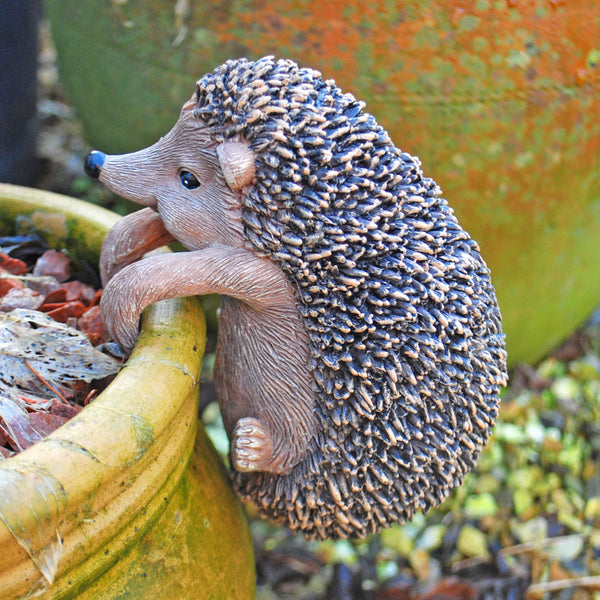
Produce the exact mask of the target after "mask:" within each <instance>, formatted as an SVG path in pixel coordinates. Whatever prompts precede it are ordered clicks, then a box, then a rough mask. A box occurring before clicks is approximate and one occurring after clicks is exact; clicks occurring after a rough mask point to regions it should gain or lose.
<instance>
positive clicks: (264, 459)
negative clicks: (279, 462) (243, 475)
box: [231, 417, 273, 471]
mask: <svg viewBox="0 0 600 600" xmlns="http://www.w3.org/2000/svg"><path fill="white" fill-rule="evenodd" d="M272 454H273V443H272V441H271V434H270V433H269V432H268V431H267V430H266V429H265V427H264V425H263V424H262V423H261V422H260V421H259V420H258V419H254V418H252V417H245V418H243V419H240V420H239V421H238V422H237V425H236V426H235V429H234V430H233V436H232V439H231V461H232V463H233V466H234V467H235V469H236V470H237V471H264V470H265V469H266V467H267V465H268V464H269V462H270V460H271V457H272Z"/></svg>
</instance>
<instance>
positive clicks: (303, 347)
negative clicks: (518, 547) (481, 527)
mask: <svg viewBox="0 0 600 600" xmlns="http://www.w3.org/2000/svg"><path fill="white" fill-rule="evenodd" d="M86 170H87V172H88V173H89V174H90V175H92V176H94V177H99V178H100V180H101V181H103V182H104V183H105V184H106V185H107V186H108V187H109V188H111V189H112V190H113V191H115V192H116V193H118V194H121V195H123V196H125V197H127V198H129V199H131V200H133V201H135V202H138V203H140V204H143V205H146V206H148V207H149V208H146V209H144V210H141V211H138V212H136V213H133V214H132V215H129V216H128V217H125V218H124V219H122V220H121V222H120V223H118V224H117V225H116V226H115V228H114V229H113V230H111V232H110V233H109V234H108V236H107V239H106V241H105V244H104V249H103V254H102V259H101V269H102V274H103V278H104V280H105V281H106V282H107V284H106V289H105V291H104V296H103V299H102V310H103V314H104V316H105V322H106V324H107V327H108V328H109V330H110V332H111V333H112V335H113V336H114V337H115V338H116V339H117V340H118V341H119V342H121V343H122V344H123V345H124V346H126V347H131V346H132V345H133V344H134V342H135V338H136V335H137V328H138V319H139V315H140V312H141V311H142V310H143V308H144V307H146V306H147V305H148V304H150V303H151V302H154V301H156V300H160V299H164V298H171V297H175V296H183V295H191V294H205V293H218V294H221V295H222V296H223V299H222V309H221V318H220V330H219V342H218V348H217V361H216V373H215V378H216V384H217V392H218V395H219V401H220V405H221V410H222V413H223V417H224V422H225V426H226V428H227V432H228V434H229V436H230V439H231V462H232V466H233V480H234V484H235V487H236V488H237V490H238V492H239V493H240V494H241V495H242V496H243V497H244V498H250V499H252V500H253V501H254V502H255V503H256V504H257V506H258V508H259V510H260V511H261V513H262V514H264V515H266V516H267V517H270V518H272V519H274V520H276V521H278V522H283V523H286V524H287V525H288V526H290V527H291V528H292V529H295V530H301V531H302V532H303V533H304V534H305V535H306V536H307V537H319V538H323V537H346V536H365V535H367V534H369V533H372V532H374V531H376V530H377V529H379V528H380V527H382V526H387V525H389V524H391V523H393V522H394V521H402V520H406V519H409V518H410V517H411V516H412V515H413V514H414V513H415V511H417V510H427V509H428V508H430V507H431V506H434V505H436V504H438V503H439V502H441V501H442V500H443V499H444V498H445V497H446V496H447V495H448V493H449V492H450V490H451V489H452V488H453V487H455V486H457V485H458V484H460V482H461V481H462V479H463V477H464V475H465V473H466V472H467V471H468V470H469V469H470V468H471V467H472V466H473V465H474V464H475V461H476V459H477V456H478V454H479V452H480V450H481V448H482V446H483V445H484V444H485V443H486V442H487V440H488V437H489V435H490V432H491V429H492V427H493V425H494V422H495V419H496V416H497V413H498V403H499V392H500V389H501V387H502V386H503V385H504V384H505V382H506V353H505V350H504V336H503V335H502V332H501V324H500V313H499V310H498V306H497V302H496V298H495V295H494V289H493V287H492V284H491V282H490V274H489V271H488V269H487V267H486V265H485V263H484V262H483V260H482V258H481V256H480V254H479V250H478V247H477V244H476V243H475V242H474V241H473V240H472V239H470V237H469V236H468V234H467V233H465V232H464V231H463V230H462V229H461V227H460V225H459V224H458V222H457V220H456V218H455V216H454V214H453V212H452V210H451V209H450V208H449V207H448V205H447V203H446V201H445V200H444V199H442V198H441V193H440V190H439V188H438V187H437V185H436V184H435V182H434V181H433V180H432V179H429V178H426V177H424V176H423V173H422V171H421V166H420V163H419V160H418V159H416V158H414V157H412V156H410V155H409V154H407V153H405V152H402V151H400V150H399V149H397V148H396V147H395V146H394V145H393V144H392V142H391V141H390V139H389V137H388V135H387V133H386V132H385V131H384V130H383V129H382V128H381V127H380V126H379V125H378V124H377V122H376V121H375V119H374V118H373V116H371V115H370V114H368V113H367V112H365V110H364V105H363V104H362V103H361V102H358V101H357V100H356V99H355V98H354V97H353V96H352V95H350V94H344V93H342V92H341V91H340V90H339V88H337V87H336V86H335V84H334V83H333V82H332V81H325V80H323V79H322V78H321V76H320V74H319V73H318V72H316V71H314V70H311V69H301V68H299V67H298V66H297V65H296V64H295V63H293V62H291V61H286V60H279V61H276V60H274V59H273V58H270V57H267V58H264V59H262V60H259V61H257V62H248V61H246V60H243V59H242V60H235V61H228V62H227V63H225V64H224V65H222V66H221V67H219V68H217V69H216V70H215V71H214V72H213V73H210V74H208V75H206V76H205V77H203V78H202V79H200V80H199V81H198V83H197V86H196V92H195V94H194V96H193V97H192V99H191V100H190V101H189V102H187V103H186V104H185V105H184V107H183V109H182V112H181V116H180V118H179V120H178V122H177V123H176V125H175V127H174V128H173V129H172V130H171V131H170V132H169V133H168V134H167V135H166V136H165V137H164V138H162V139H161V140H160V141H158V142H157V143H156V144H155V145H154V146H151V147H150V148H147V149H145V150H141V151H139V152H136V153H133V154H128V155H123V156H105V155H104V154H102V153H100V152H93V153H92V154H90V156H89V157H88V159H87V162H86ZM175 239H176V240H178V241H179V242H181V243H182V244H184V245H185V246H186V247H187V248H189V250H190V252H183V253H174V254H170V255H160V256H152V257H148V258H143V259H141V260H138V259H140V258H141V257H142V255H143V254H144V253H145V252H146V251H147V250H149V249H151V248H155V247H157V246H159V245H162V244H164V243H165V242H169V241H171V240H175Z"/></svg>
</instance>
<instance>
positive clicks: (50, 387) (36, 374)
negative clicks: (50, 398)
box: [25, 361, 69, 404]
mask: <svg viewBox="0 0 600 600" xmlns="http://www.w3.org/2000/svg"><path fill="white" fill-rule="evenodd" d="M25 364H26V365H27V367H28V368H29V369H30V370H31V372H32V373H33V374H34V375H35V376H36V377H37V378H38V379H39V380H40V381H41V382H42V383H43V384H44V385H45V386H46V387H47V388H48V389H49V390H50V391H51V392H53V393H54V394H56V395H57V396H58V398H59V399H60V400H62V401H63V402H64V403H65V404H69V403H68V402H67V399H66V398H65V397H64V396H63V395H62V394H61V393H60V392H59V391H58V390H57V389H56V388H55V387H53V386H52V385H51V384H50V383H49V382H48V381H46V380H45V379H44V378H43V377H42V376H41V375H40V374H39V373H38V371H36V370H35V369H34V368H33V367H32V366H31V365H30V364H29V362H28V361H25Z"/></svg>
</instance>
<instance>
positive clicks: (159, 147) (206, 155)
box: [86, 100, 254, 250]
mask: <svg viewBox="0 0 600 600" xmlns="http://www.w3.org/2000/svg"><path fill="white" fill-rule="evenodd" d="M193 108H194V103H193V101H192V100H191V101H189V102H187V103H186V104H185V105H184V106H183V109H182V111H181V115H180V117H179V120H178V121H177V123H176V124H175V126H174V127H173V129H171V131H169V133H167V134H166V135H165V136H164V137H162V138H161V139H160V140H159V141H158V142H156V144H154V145H152V146H150V147H148V148H145V149H143V150H140V151H138V152H134V153H131V154H123V155H118V156H107V155H104V154H103V153H101V152H98V151H94V152H92V153H91V154H90V156H89V157H88V159H87V161H86V171H87V172H88V174H90V175H92V176H94V177H97V178H99V179H100V181H102V183H104V184H105V185H106V186H107V187H108V188H109V189H111V190H112V191H114V192H115V193H117V194H119V195H120V196H123V197H124V198H127V199H129V200H132V201H133V202H137V203H138V204H142V205H144V206H149V207H151V208H153V209H154V210H156V211H157V212H158V213H159V214H160V216H161V217H162V220H163V222H164V224H165V227H166V228H167V230H168V231H169V232H170V233H171V234H172V235H173V236H174V237H175V238H176V239H177V240H179V241H180V242H181V243H182V244H184V245H185V246H186V247H187V248H190V249H193V250H195V249H199V248H203V247H206V246H208V245H210V244H214V243H219V244H225V245H227V246H232V247H240V246H243V228H242V222H241V190H242V188H243V187H244V186H246V185H250V184H251V183H252V181H253V179H254V153H253V152H252V151H251V150H250V149H249V148H248V146H247V145H246V144H245V143H244V142H242V141H225V142H222V143H220V144H218V143H217V142H215V138H214V133H215V132H214V131H212V130H210V129H209V128H207V127H206V125H205V124H203V123H202V122H200V121H199V120H198V119H196V118H194V115H193Z"/></svg>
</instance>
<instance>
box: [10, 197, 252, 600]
mask: <svg viewBox="0 0 600 600" xmlns="http://www.w3.org/2000/svg"><path fill="white" fill-rule="evenodd" d="M17 215H25V218H26V220H28V222H29V223H31V224H33V225H34V226H35V228H36V229H37V230H38V231H39V232H41V233H42V234H43V235H46V236H47V237H48V238H49V241H50V243H52V244H56V245H57V246H63V247H68V248H69V249H70V250H71V251H72V252H74V253H76V254H77V255H78V256H79V257H82V258H86V259H88V260H90V261H91V260H97V256H98V253H99V249H100V244H101V242H102V239H103V237H104V235H105V233H106V231H107V230H108V228H109V227H110V226H111V225H112V224H113V223H114V222H115V220H116V219H117V216H116V215H114V214H112V213H110V212H108V211H105V210H103V209H99V208H97V207H94V206H92V205H89V204H86V203H83V202H80V201H77V200H73V199H70V198H66V197H64V196H58V195H56V194H49V193H46V192H40V191H36V190H31V189H28V188H21V187H16V186H9V185H0V226H2V227H3V228H5V227H6V226H7V225H8V224H11V223H12V222H13V221H14V219H15V217H16V216H17ZM5 231H6V229H5ZM204 340H205V338H204V319H203V315H202V312H201V310H200V309H199V306H198V303H197V302H196V301H195V300H194V299H186V300H181V301H179V300H177V301H173V302H171V301H169V302H162V303H159V304H157V305H155V306H154V307H152V308H151V309H150V310H148V311H146V313H145V314H144V320H143V329H142V334H141V337H140V339H139V341H138V343H137V345H136V347H135V349H134V352H133V354H132V355H131V358H130V359H129V361H128V363H127V365H126V367H125V368H124V369H122V371H121V372H120V373H119V374H118V376H117V378H116V379H115V380H114V381H113V382H112V383H111V385H110V386H109V387H108V388H107V389H106V391H105V392H103V393H102V394H101V395H100V396H99V397H98V398H97V399H96V400H95V401H94V402H93V403H92V404H91V405H89V406H88V407H86V408H84V409H83V410H82V412H81V413H80V414H79V415H78V416H76V417H75V418H73V419H72V420H71V421H69V422H68V423H67V424H65V425H64V426H63V427H61V428H60V429H58V430H57V431H55V432H54V433H53V434H51V435H50V436H48V437H47V438H45V439H44V440H42V441H40V442H38V443H37V444H35V445H34V446H32V447H31V448H29V449H27V450H26V451H24V452H22V453H21V454H19V455H17V456H15V457H13V458H10V459H8V460H5V461H2V462H0V548H1V551H0V599H2V600H4V599H6V600H9V599H10V600H15V599H17V598H29V597H30V594H31V593H32V591H33V590H44V591H42V593H41V595H40V596H39V597H40V598H77V599H78V600H79V599H87V598H89V599H91V598H102V599H116V598H120V599H121V598H122V599H124V598H131V599H142V598H143V599H148V598H152V599H153V600H154V599H165V600H166V599H169V600H171V599H173V598H190V599H196V598H197V599H200V598H253V597H254V570H253V567H254V565H253V556H252V545H251V539H250V536H249V532H248V528H247V524H246V521H245V518H244V516H243V512H242V510H241V506H240V504H239V502H238V500H237V498H236V497H235V496H234V495H233V492H232V491H231V488H230V486H229V481H228V475H227V473H226V472H225V469H224V468H223V466H222V463H221V461H220V460H219V457H218V456H217V454H216V452H215V450H214V448H213V446H212V445H211V443H210V442H209V440H208V438H207V437H206V434H205V433H204V430H203V429H202V428H200V429H198V428H197V417H196V415H197V398H198V388H197V383H196V382H197V380H198V375H199V372H200V367H201V360H202V353H203V349H204ZM194 447H195V449H196V451H195V453H194ZM51 581H52V585H50V582H51Z"/></svg>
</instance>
